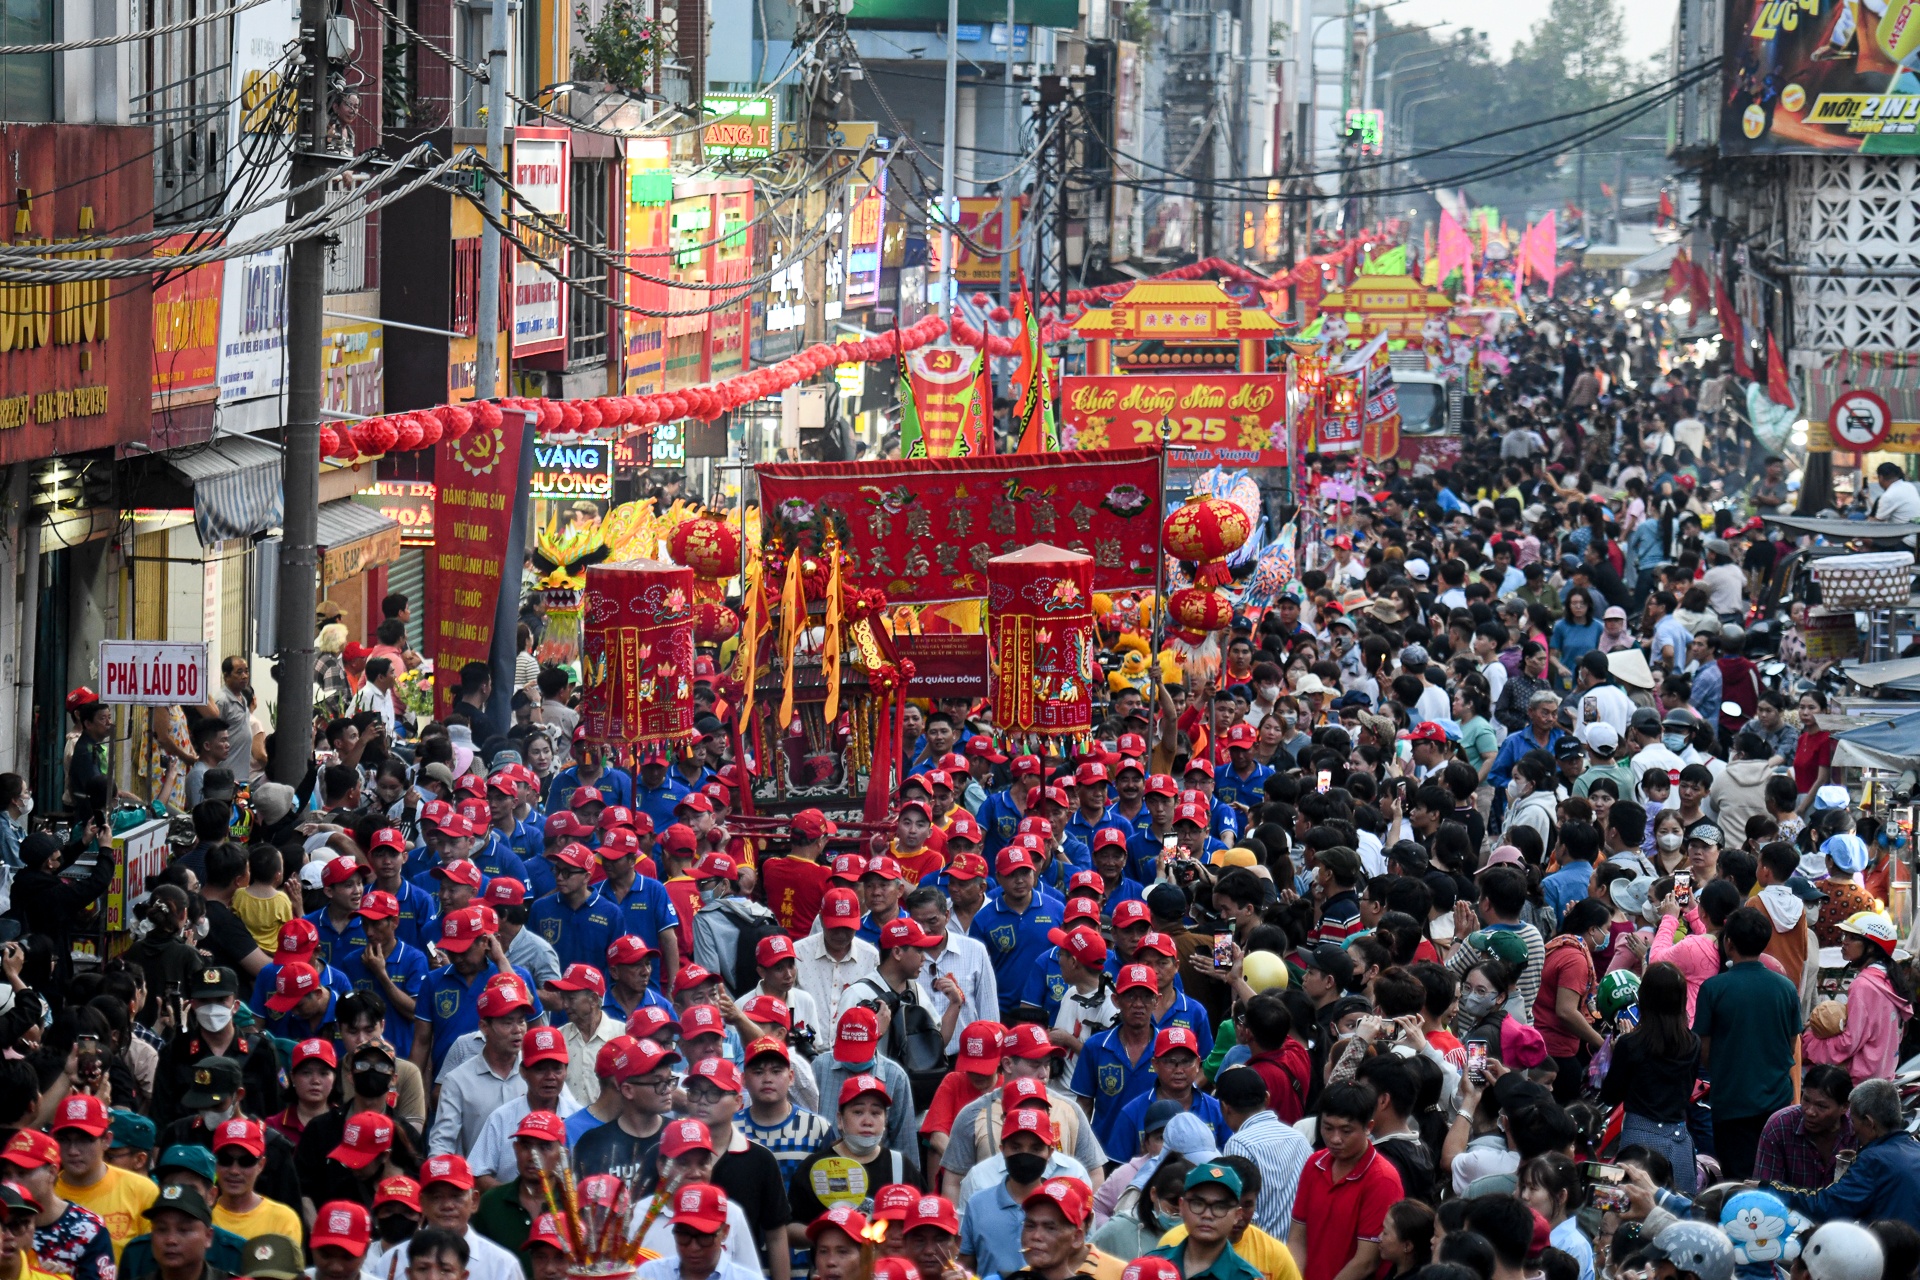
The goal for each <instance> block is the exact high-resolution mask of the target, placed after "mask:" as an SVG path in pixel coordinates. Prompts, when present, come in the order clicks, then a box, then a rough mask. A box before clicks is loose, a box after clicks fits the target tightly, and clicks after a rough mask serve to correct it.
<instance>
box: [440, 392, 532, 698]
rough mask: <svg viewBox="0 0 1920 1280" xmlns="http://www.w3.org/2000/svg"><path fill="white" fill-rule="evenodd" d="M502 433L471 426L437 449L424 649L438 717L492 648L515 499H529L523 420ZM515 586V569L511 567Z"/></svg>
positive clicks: (513, 416) (513, 419)
mask: <svg viewBox="0 0 1920 1280" xmlns="http://www.w3.org/2000/svg"><path fill="white" fill-rule="evenodd" d="M501 419H502V420H501V423H500V425H499V426H497V427H494V428H493V429H491V430H488V429H487V428H486V427H482V426H478V425H476V426H475V427H474V428H473V430H471V431H469V432H467V434H466V435H463V436H461V437H460V438H459V439H457V440H442V441H441V442H440V443H439V444H438V445H435V446H434V458H433V474H434V478H435V480H436V482H437V483H436V484H435V487H434V494H433V531H434V545H433V554H432V555H431V556H430V557H429V558H428V573H427V617H428V619H429V629H428V635H427V644H428V647H429V651H430V656H431V657H432V658H433V669H434V671H435V672H436V673H437V674H436V675H435V677H434V691H433V699H434V703H433V704H434V707H435V708H436V710H435V714H436V715H438V714H440V713H441V712H444V711H446V710H447V709H448V708H449V707H451V706H452V703H453V699H454V696H455V694H456V693H457V692H458V690H459V688H460V668H461V667H463V666H465V665H466V664H467V663H469V662H485V661H487V659H488V655H489V653H490V651H491V649H492V646H493V622H494V607H495V605H496V604H497V602H498V601H499V598H500V592H501V590H502V584H504V583H505V582H506V581H507V580H508V577H509V568H510V567H509V566H508V565H507V564H506V563H505V557H506V550H507V535H508V532H509V531H510V530H511V529H512V527H513V511H514V500H515V496H516V495H519V494H523V493H525V492H526V487H527V485H526V478H525V477H523V476H522V475H521V474H520V455H521V452H522V449H521V445H522V442H523V437H524V436H525V434H526V430H527V427H526V419H527V415H526V414H524V413H513V412H508V413H505V414H502V415H501ZM511 577H512V579H513V581H515V582H518V581H519V567H518V566H517V565H516V566H511Z"/></svg>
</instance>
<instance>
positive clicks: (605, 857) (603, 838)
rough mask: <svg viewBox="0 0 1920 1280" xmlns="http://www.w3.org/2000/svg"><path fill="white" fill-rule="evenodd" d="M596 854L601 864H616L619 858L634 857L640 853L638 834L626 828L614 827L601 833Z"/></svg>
mask: <svg viewBox="0 0 1920 1280" xmlns="http://www.w3.org/2000/svg"><path fill="white" fill-rule="evenodd" d="M597 852H598V853H599V855H600V860H601V861H602V862H618V861H619V860H620V859H621V858H627V857H632V856H635V855H637V854H638V853H639V852H640V836H639V833H637V832H634V831H630V830H628V829H627V828H626V827H614V828H612V829H611V830H608V831H605V832H602V833H601V835H600V848H599V849H598V850H597Z"/></svg>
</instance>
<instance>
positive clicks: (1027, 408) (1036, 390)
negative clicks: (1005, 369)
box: [1013, 290, 1060, 453]
mask: <svg viewBox="0 0 1920 1280" xmlns="http://www.w3.org/2000/svg"><path fill="white" fill-rule="evenodd" d="M1014 319H1015V321H1016V322H1017V323H1018V324H1019V325H1020V333H1021V337H1020V364H1019V366H1018V367H1017V368H1015V369H1014V371H1013V425H1014V429H1015V430H1016V431H1017V432H1018V433H1019V436H1020V445H1019V448H1017V449H1016V450H1015V451H1014V452H1016V453H1058V452H1059V451H1060V429H1059V427H1058V426H1057V425H1056V424H1055V422H1054V420H1053V370H1052V367H1051V366H1052V361H1051V360H1050V359H1049V358H1048V356H1047V349H1046V347H1045V346H1044V345H1042V344H1041V341H1040V323H1039V321H1038V320H1037V319H1035V317H1034V314H1033V296H1032V294H1031V292H1030V291H1028V290H1022V291H1021V293H1020V296H1019V297H1018V298H1017V299H1015V311H1014Z"/></svg>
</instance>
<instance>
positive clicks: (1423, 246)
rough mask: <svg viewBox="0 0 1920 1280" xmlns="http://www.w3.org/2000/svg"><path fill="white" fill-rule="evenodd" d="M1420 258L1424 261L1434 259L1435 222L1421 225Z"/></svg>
mask: <svg viewBox="0 0 1920 1280" xmlns="http://www.w3.org/2000/svg"><path fill="white" fill-rule="evenodd" d="M1420 258H1421V261H1423V262H1431V261H1432V260H1433V224H1432V223H1431V222H1428V223H1423V224H1422V225H1421V227H1420Z"/></svg>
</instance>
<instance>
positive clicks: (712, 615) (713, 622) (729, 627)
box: [693, 567, 740, 644]
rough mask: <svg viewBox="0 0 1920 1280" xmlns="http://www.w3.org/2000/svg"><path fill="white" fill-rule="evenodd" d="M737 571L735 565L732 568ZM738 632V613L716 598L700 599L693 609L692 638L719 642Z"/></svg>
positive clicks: (702, 642)
mask: <svg viewBox="0 0 1920 1280" xmlns="http://www.w3.org/2000/svg"><path fill="white" fill-rule="evenodd" d="M734 572H735V573H738V572H739V570H738V568H737V567H736V568H735V570H734ZM738 634H740V615H739V614H737V613H735V612H734V611H733V610H731V609H729V608H727V606H725V605H723V604H721V603H719V602H718V601H716V600H702V601H701V602H700V603H699V604H697V605H695V606H694V609H693V638H694V639H695V640H696V641H698V642H699V643H701V644H719V643H720V642H721V641H723V640H726V639H728V638H729V637H732V636H736V635H738Z"/></svg>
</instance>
